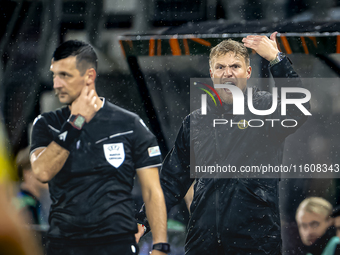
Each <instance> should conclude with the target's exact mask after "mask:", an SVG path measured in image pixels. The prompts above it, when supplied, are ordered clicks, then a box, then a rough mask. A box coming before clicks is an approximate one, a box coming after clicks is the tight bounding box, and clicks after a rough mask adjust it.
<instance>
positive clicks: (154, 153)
mask: <svg viewBox="0 0 340 255" xmlns="http://www.w3.org/2000/svg"><path fill="white" fill-rule="evenodd" d="M148 153H149V157H150V158H151V157H155V156H159V155H161V151H160V149H159V146H154V147H149V148H148Z"/></svg>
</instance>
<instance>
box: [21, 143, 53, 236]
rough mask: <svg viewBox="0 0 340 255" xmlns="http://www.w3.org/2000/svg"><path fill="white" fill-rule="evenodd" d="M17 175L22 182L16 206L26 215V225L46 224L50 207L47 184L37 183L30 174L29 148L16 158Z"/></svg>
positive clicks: (31, 173)
mask: <svg viewBox="0 0 340 255" xmlns="http://www.w3.org/2000/svg"><path fill="white" fill-rule="evenodd" d="M16 164H17V168H18V175H19V177H20V179H21V180H22V182H21V184H20V190H19V192H18V195H17V198H18V199H17V205H18V207H19V209H20V211H24V212H25V213H26V215H27V216H28V217H27V220H28V222H27V223H28V224H36V225H42V226H43V229H45V228H46V227H47V226H46V225H47V224H48V211H49V207H50V205H51V200H50V198H49V192H48V184H47V183H41V182H40V181H38V180H37V179H36V178H35V177H34V175H33V172H32V168H31V163H30V160H29V147H27V148H25V149H23V150H20V151H19V153H18V155H17V157H16Z"/></svg>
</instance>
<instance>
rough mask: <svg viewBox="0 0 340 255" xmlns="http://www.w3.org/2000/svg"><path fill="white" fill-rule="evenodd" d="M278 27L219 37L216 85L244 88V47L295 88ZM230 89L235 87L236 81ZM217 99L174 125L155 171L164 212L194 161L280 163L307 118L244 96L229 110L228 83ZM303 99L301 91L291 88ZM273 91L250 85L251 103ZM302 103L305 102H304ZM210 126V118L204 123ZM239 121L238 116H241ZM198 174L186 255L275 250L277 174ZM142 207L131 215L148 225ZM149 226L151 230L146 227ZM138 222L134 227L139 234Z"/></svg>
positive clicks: (213, 60)
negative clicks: (257, 123)
mask: <svg viewBox="0 0 340 255" xmlns="http://www.w3.org/2000/svg"><path fill="white" fill-rule="evenodd" d="M276 34H277V32H275V33H273V34H271V36H270V38H268V37H267V36H259V35H250V36H247V37H245V38H243V40H242V42H243V43H241V42H237V41H234V40H231V39H228V40H224V41H222V42H221V43H219V44H218V45H216V46H215V47H213V48H212V49H211V52H210V58H209V64H210V76H211V78H212V80H213V83H214V84H228V85H233V86H236V87H238V89H239V90H240V91H242V92H243V93H244V94H247V90H246V88H247V80H248V79H249V78H250V76H251V71H252V69H251V66H250V64H249V54H248V49H247V47H248V48H250V49H252V50H255V51H256V52H257V54H259V55H260V56H261V57H263V58H265V59H266V60H268V61H269V62H270V71H271V73H272V75H273V78H274V80H275V83H276V86H277V87H279V88H281V87H301V80H300V78H299V76H298V75H297V74H296V72H295V71H294V69H293V67H292V65H291V63H290V61H289V60H288V59H287V58H286V57H285V56H284V54H283V53H281V52H279V50H278V47H277V43H276ZM235 89H236V88H235ZM216 91H217V92H218V94H219V96H220V98H221V101H222V106H221V107H216V106H215V104H214V103H213V100H211V101H208V102H207V113H206V115H203V114H202V112H201V109H199V110H196V111H194V112H192V113H191V114H190V115H188V116H187V117H186V118H185V119H184V121H183V123H182V126H181V128H180V130H179V133H178V135H177V138H176V141H175V144H174V146H173V148H172V150H171V151H170V152H169V154H168V155H167V156H166V158H165V160H164V162H163V166H162V170H161V186H162V189H163V192H164V196H165V201H166V206H167V211H168V212H169V210H170V209H171V208H172V207H173V206H174V205H175V204H177V203H179V202H180V201H181V199H183V197H184V196H185V194H186V193H187V191H188V189H189V187H190V186H191V184H192V182H193V181H194V179H191V178H190V168H191V169H193V171H195V166H202V165H206V166H209V165H210V166H212V165H216V163H218V164H219V165H221V166H228V165H231V166H235V167H236V168H237V169H240V167H241V166H250V167H251V166H259V165H260V164H263V165H272V166H277V165H280V164H282V156H283V146H284V140H285V138H286V137H287V136H288V135H290V134H292V133H294V132H295V131H296V130H297V129H298V128H299V127H300V126H301V125H302V124H303V123H304V122H305V121H306V119H307V117H306V116H305V115H304V114H303V113H302V112H301V111H300V110H299V109H296V108H294V107H293V105H292V106H289V107H287V116H282V115H281V113H280V110H281V109H280V108H281V107H280V104H281V102H280V101H279V100H278V101H279V102H278V107H277V109H276V110H275V111H274V112H273V113H271V114H270V115H269V116H257V115H255V114H253V113H252V112H250V110H249V109H248V105H247V104H248V102H247V100H245V102H244V105H245V107H244V109H245V113H244V115H242V116H240V115H234V114H233V94H232V93H231V91H230V90H229V89H228V88H218V89H216ZM294 96H295V98H300V99H301V98H303V97H304V95H294ZM272 98H273V97H272V95H271V94H270V93H269V92H266V91H259V90H256V89H253V95H252V101H253V106H254V108H255V109H257V110H267V109H270V108H271V106H272V101H273V100H272ZM304 107H306V108H309V104H308V103H305V104H304ZM206 118H208V119H209V120H210V119H211V120H213V119H226V120H228V123H231V122H232V123H240V122H241V121H242V119H243V120H244V119H245V120H247V119H261V120H263V121H264V118H268V119H275V120H282V119H286V118H288V119H295V120H296V121H297V123H298V124H297V125H296V126H295V127H291V128H285V127H282V126H277V125H276V126H274V127H273V126H272V123H270V122H265V121H264V123H265V125H263V127H258V128H256V127H249V126H248V127H244V128H243V129H241V128H239V127H238V125H233V126H229V125H219V126H218V127H214V128H213V127H212V122H211V123H210V122H209V123H208V122H206V121H204V120H205V119H206ZM207 123H208V124H209V125H208V124H207ZM243 123H244V122H243ZM235 177H236V178H196V183H195V186H194V195H193V201H192V203H191V207H190V212H191V217H190V220H189V224H188V233H187V239H186V244H185V251H186V254H187V255H203V254H209V255H220V254H233V255H236V254H252V255H256V254H271V255H275V254H281V243H282V242H281V227H280V213H279V201H278V183H279V179H277V178H275V177H273V178H253V179H252V178H239V176H237V175H235ZM144 208H146V209H148V208H147V205H146V204H145V207H143V208H142V210H141V211H140V213H139V214H138V215H137V220H138V221H139V222H140V223H143V224H144V225H146V226H147V221H146V217H145V214H144ZM151 231H153V229H152V226H151ZM142 234H143V229H142V228H139V236H141V235H142Z"/></svg>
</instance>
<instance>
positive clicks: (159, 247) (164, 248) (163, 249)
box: [152, 243, 170, 253]
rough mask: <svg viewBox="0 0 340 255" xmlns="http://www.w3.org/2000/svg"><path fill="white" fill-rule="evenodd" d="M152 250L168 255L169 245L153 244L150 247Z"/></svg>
mask: <svg viewBox="0 0 340 255" xmlns="http://www.w3.org/2000/svg"><path fill="white" fill-rule="evenodd" d="M152 249H153V250H157V251H161V252H164V253H169V252H170V244H168V243H155V244H154V245H153V246H152Z"/></svg>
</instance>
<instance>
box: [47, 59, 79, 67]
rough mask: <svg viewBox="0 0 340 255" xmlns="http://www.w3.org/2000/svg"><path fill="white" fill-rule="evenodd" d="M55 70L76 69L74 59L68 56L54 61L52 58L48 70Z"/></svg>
mask: <svg viewBox="0 0 340 255" xmlns="http://www.w3.org/2000/svg"><path fill="white" fill-rule="evenodd" d="M55 68H59V69H60V68H67V69H68V70H72V69H77V67H76V57H75V56H69V57H67V58H63V59H60V60H57V61H55V60H54V58H52V60H51V66H50V70H52V69H55Z"/></svg>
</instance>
